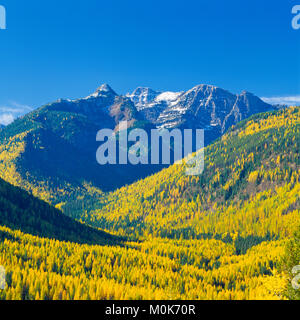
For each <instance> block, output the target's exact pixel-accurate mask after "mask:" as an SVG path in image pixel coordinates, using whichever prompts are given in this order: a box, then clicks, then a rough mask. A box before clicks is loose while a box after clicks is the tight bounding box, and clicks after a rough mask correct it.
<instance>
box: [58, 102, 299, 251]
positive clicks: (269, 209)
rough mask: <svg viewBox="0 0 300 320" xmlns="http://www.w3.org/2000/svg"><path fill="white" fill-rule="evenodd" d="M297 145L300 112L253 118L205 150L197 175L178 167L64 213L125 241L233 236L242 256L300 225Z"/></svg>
mask: <svg viewBox="0 0 300 320" xmlns="http://www.w3.org/2000/svg"><path fill="white" fill-rule="evenodd" d="M299 142H300V108H299V107H294V108H288V109H283V110H280V111H276V112H271V113H265V114H259V115H255V116H253V117H252V118H250V119H248V120H247V121H244V122H241V123H240V124H238V125H237V126H236V127H234V128H233V129H231V130H230V132H228V133H227V134H225V135H224V136H223V137H222V138H221V139H219V140H218V141H217V142H216V143H214V144H212V145H210V146H208V147H207V148H206V149H205V170H204V173H203V174H202V175H200V176H186V175H185V166H184V165H173V166H171V167H170V168H168V169H165V170H163V171H161V172H159V173H157V174H155V175H153V176H151V177H148V178H146V179H144V180H141V181H139V182H137V183H134V184H132V185H130V186H128V187H124V188H121V189H119V190H117V191H116V192H113V193H110V194H108V195H103V196H102V197H100V198H99V199H97V201H95V202H91V203H89V202H86V201H84V200H83V201H76V202H73V203H70V204H68V205H66V206H65V207H64V210H65V212H66V213H67V214H68V215H74V216H75V217H76V218H79V219H83V220H85V221H88V222H89V223H91V224H93V225H96V226H99V227H101V228H104V229H107V230H113V231H116V232H119V233H120V234H122V235H123V234H124V235H132V236H143V235H144V236H146V235H148V234H151V235H156V236H163V237H171V238H174V237H177V238H179V237H184V238H186V239H188V238H195V237H196V238H201V237H215V238H222V237H229V238H231V239H232V238H234V239H237V241H238V240H240V242H241V243H240V246H241V250H243V249H242V247H243V243H244V242H245V243H248V242H249V243H250V244H251V245H252V244H253V243H254V244H255V243H259V242H260V241H263V240H270V239H278V238H286V237H289V236H291V235H292V234H293V231H294V230H295V228H296V226H297V224H298V223H299V205H300V203H299V195H300V183H299V177H300V155H299ZM83 208H84V209H85V211H84V213H83V212H82V209H83ZM245 245H246V244H245ZM246 247H247V245H246Z"/></svg>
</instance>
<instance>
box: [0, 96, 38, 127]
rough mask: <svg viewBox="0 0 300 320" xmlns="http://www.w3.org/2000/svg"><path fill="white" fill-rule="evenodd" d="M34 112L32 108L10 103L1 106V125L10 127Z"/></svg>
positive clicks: (13, 102)
mask: <svg viewBox="0 0 300 320" xmlns="http://www.w3.org/2000/svg"><path fill="white" fill-rule="evenodd" d="M32 110H33V108H32V107H30V106H27V105H23V104H20V103H17V102H15V101H10V102H9V103H8V104H7V105H4V106H0V124H4V125H8V124H10V123H12V122H13V121H14V120H15V119H16V118H18V117H20V116H23V115H24V114H26V113H28V112H30V111H32Z"/></svg>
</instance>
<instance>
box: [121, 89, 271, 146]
mask: <svg viewBox="0 0 300 320" xmlns="http://www.w3.org/2000/svg"><path fill="white" fill-rule="evenodd" d="M149 93H150V94H149ZM154 93H155V94H154ZM127 96H128V97H130V99H131V100H132V101H133V102H134V103H135V105H136V107H137V109H138V110H139V111H140V112H141V113H142V114H143V116H144V117H145V118H146V119H147V120H148V121H150V122H152V123H153V124H155V125H156V126H157V127H160V128H168V129H171V128H191V129H193V128H198V129H205V130H207V136H208V140H207V142H208V143H209V142H211V140H212V139H214V138H216V137H218V136H220V135H221V134H223V133H224V132H225V131H226V130H227V129H228V128H229V127H230V126H232V125H234V124H236V123H238V122H239V121H241V120H243V119H245V118H247V117H249V116H251V115H252V114H255V113H258V112H265V111H269V110H272V106H270V105H268V104H267V103H265V102H263V101H262V100H260V99H259V98H258V97H256V96H254V95H253V94H251V93H248V92H245V91H244V92H242V93H241V94H240V95H236V94H232V93H230V92H229V91H226V90H223V89H221V88H218V87H215V86H211V85H198V86H196V87H194V88H192V89H191V90H189V91H187V92H178V93H175V92H165V93H158V92H155V91H153V90H150V89H143V88H139V89H137V90H135V91H134V92H133V93H132V94H131V95H127ZM137 101H138V102H137ZM136 102H137V103H136ZM209 136H211V138H209Z"/></svg>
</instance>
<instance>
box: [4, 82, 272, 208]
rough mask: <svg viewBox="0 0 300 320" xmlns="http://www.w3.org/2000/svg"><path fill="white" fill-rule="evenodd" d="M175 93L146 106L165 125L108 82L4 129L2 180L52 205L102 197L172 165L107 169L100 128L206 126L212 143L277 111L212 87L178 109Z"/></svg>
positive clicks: (186, 98)
mask: <svg viewBox="0 0 300 320" xmlns="http://www.w3.org/2000/svg"><path fill="white" fill-rule="evenodd" d="M169 95H170V94H167V95H166V94H162V95H160V98H159V99H160V100H159V105H160V106H159V107H158V106H157V105H156V104H155V105H151V106H149V105H147V107H145V108H146V109H147V110H148V111H149V110H150V109H151V110H152V111H153V112H154V113H155V114H156V113H157V112H156V111H154V110H156V109H157V108H159V110H160V111H161V112H162V114H157V117H158V118H159V119H163V121H162V122H160V121H158V119H156V120H157V121H156V120H155V121H152V120H151V117H150V118H149V117H148V116H147V115H148V113H145V112H144V111H145V108H140V107H139V106H138V105H135V99H134V98H133V97H126V96H122V95H118V94H117V93H116V92H115V91H114V90H112V89H111V88H110V87H109V86H108V85H102V86H101V87H99V88H98V89H97V91H96V92H94V93H93V94H91V95H89V96H88V97H85V98H81V99H76V100H69V99H60V100H58V101H55V102H53V103H49V104H47V105H45V106H42V107H41V108H39V109H37V110H35V111H33V112H30V113H29V114H27V115H25V116H24V117H21V118H19V119H17V120H16V121H14V122H13V123H12V124H10V125H8V126H7V127H5V128H3V129H2V130H1V131H0V177H1V178H3V179H4V180H6V181H8V182H10V183H11V184H13V185H16V186H20V187H22V188H24V189H26V190H27V191H30V192H32V193H33V194H34V195H35V196H37V197H39V198H41V199H43V200H46V201H48V202H50V203H52V204H57V203H59V202H66V201H69V200H70V199H73V200H75V199H77V198H80V197H82V196H83V195H87V194H88V195H89V196H90V198H94V197H96V196H97V195H99V194H101V193H102V192H107V191H112V190H116V189H117V188H120V187H122V186H124V185H127V184H131V183H133V182H135V181H137V180H139V179H142V178H145V177H147V176H149V175H150V174H153V173H154V172H158V171H160V170H161V169H162V168H163V167H165V166H162V165H136V166H134V165H130V164H128V165H105V166H101V165H99V164H98V163H97V161H96V151H97V149H98V147H99V146H100V142H96V135H97V132H98V131H99V130H100V129H103V128H105V129H111V130H114V131H115V132H117V131H118V129H119V127H118V126H119V122H121V121H127V122H128V125H129V128H130V129H133V128H141V129H145V130H146V131H147V132H149V131H150V130H151V129H153V128H155V127H156V126H157V127H167V128H171V127H172V128H173V127H176V128H180V129H185V128H193V129H195V128H197V129H201V128H202V129H205V130H206V143H207V144H208V143H211V142H212V141H213V140H214V139H216V138H217V137H219V136H220V135H221V134H223V133H224V132H225V131H226V130H227V129H228V128H229V127H230V126H231V125H232V124H236V123H237V122H239V121H240V120H242V119H244V118H246V117H248V116H250V115H252V114H254V113H257V112H264V111H268V110H270V109H272V106H270V105H268V104H266V103H264V102H262V101H261V100H260V99H259V98H257V97H255V96H254V95H252V94H250V93H246V92H244V93H243V94H241V95H234V94H231V93H229V92H228V91H226V90H223V89H220V88H217V87H214V86H209V85H201V86H196V87H194V88H193V89H191V90H189V91H187V92H186V93H185V94H182V95H181V96H180V98H178V101H177V102H176V104H173V102H170V101H167V100H168V96H169ZM139 99H141V98H139ZM161 99H162V100H161ZM164 99H167V100H164ZM152 111H149V112H150V113H151V112H152ZM170 123H171V124H172V125H171V126H170Z"/></svg>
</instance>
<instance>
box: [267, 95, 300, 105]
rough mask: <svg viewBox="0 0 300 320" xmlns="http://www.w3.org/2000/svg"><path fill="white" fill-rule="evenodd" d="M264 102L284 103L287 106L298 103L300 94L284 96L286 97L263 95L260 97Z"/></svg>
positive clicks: (299, 102)
mask: <svg viewBox="0 0 300 320" xmlns="http://www.w3.org/2000/svg"><path fill="white" fill-rule="evenodd" d="M261 99H262V100H263V101H265V102H266V103H270V104H285V105H288V106H295V105H297V106H298V105H300V95H299V96H286V97H269V98H267V97H263V98H261Z"/></svg>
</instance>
